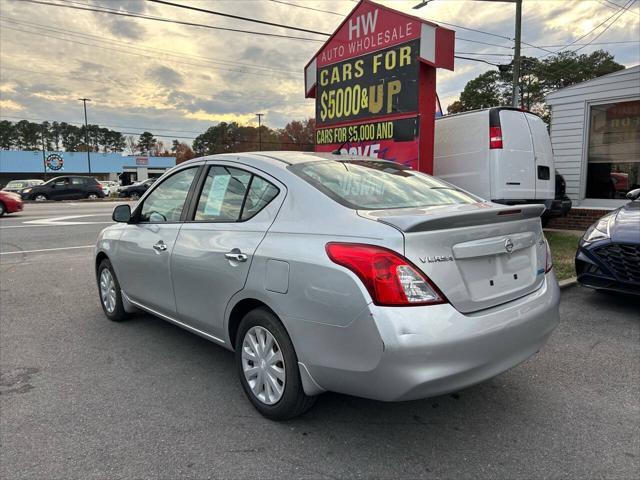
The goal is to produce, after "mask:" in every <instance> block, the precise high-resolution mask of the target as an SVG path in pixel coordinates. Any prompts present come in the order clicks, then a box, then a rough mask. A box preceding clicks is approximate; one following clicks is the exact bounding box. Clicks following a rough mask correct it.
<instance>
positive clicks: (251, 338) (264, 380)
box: [242, 326, 286, 405]
mask: <svg viewBox="0 0 640 480" xmlns="http://www.w3.org/2000/svg"><path fill="white" fill-rule="evenodd" d="M242 370H243V372H244V377H245V379H246V380H247V383H248V384H249V387H250V388H251V391H252V392H253V394H254V395H255V397H256V398H257V399H258V400H260V401H261V402H262V403H265V404H267V405H273V404H274V403H277V402H278V401H279V400H280V398H282V394H283V393H284V386H285V381H286V371H285V365H284V357H283V356H282V351H281V350H280V345H278V342H277V341H276V339H275V338H274V336H273V335H272V334H271V332H269V330H267V329H266V328H264V327H260V326H255V327H252V328H250V329H249V330H248V331H247V333H246V334H245V335H244V340H243V341H242Z"/></svg>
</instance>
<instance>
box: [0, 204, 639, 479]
mask: <svg viewBox="0 0 640 480" xmlns="http://www.w3.org/2000/svg"><path fill="white" fill-rule="evenodd" d="M113 206H114V204H112V203H110V204H99V203H81V204H80V203H79V204H77V205H72V204H54V205H50V204H46V205H39V204H38V205H27V206H26V210H25V212H24V213H23V214H22V215H20V216H13V217H6V218H3V219H1V220H0V252H1V253H2V255H0V289H1V290H0V300H1V301H0V317H1V320H0V366H1V369H2V379H1V381H0V407H1V410H0V445H2V448H1V449H0V477H1V478H3V479H18V478H33V479H42V478H47V479H56V478H60V479H68V478H82V479H92V478H101V479H104V478H162V479H178V478H210V477H213V478H234V479H254V478H256V479H257V478H260V479H279V478H304V479H312V478H313V479H316V478H328V479H335V478H381V479H415V478H456V479H459V478H473V479H476V478H498V479H511V478H523V479H530V478H580V479H582V478H605V477H606V478H637V474H638V472H639V471H640V400H639V399H640V316H639V315H638V312H639V311H640V302H639V301H638V300H637V299H633V298H630V297H620V296H614V295H607V294H601V293H598V292H593V291H590V290H586V289H582V288H579V287H571V288H569V289H567V290H564V291H563V295H562V304H561V315H562V321H561V325H560V326H559V328H558V329H557V330H556V332H555V333H554V334H553V336H552V337H551V340H550V342H549V344H548V345H547V346H546V347H545V348H544V349H543V350H542V351H541V352H540V353H539V354H538V355H537V356H535V357H534V358H532V359H530V360H529V361H527V362H526V363H524V364H523V365H520V366H519V367H517V368H514V369H513V370H511V371H509V372H506V373H504V374H502V375H500V376H499V377H497V378H495V379H493V380H490V381H488V382H485V383H483V384H480V385H477V386H475V387H472V388H468V389H466V390H463V391H461V392H458V393H456V394H453V395H447V396H442V397H437V398H432V399H427V400H421V401H415V402H406V403H381V402H375V401H369V400H363V399H358V398H354V397H348V396H344V395H338V394H332V393H328V394H324V395H322V396H321V397H320V398H319V400H318V402H317V403H316V406H315V407H314V408H313V409H312V410H311V411H310V412H309V413H308V414H306V415H305V416H303V417H301V418H299V419H296V420H293V421H289V422H285V423H274V422H271V421H268V420H265V419H264V418H262V417H261V416H259V415H258V414H257V413H256V412H255V410H254V409H253V408H252V407H251V405H250V404H249V402H248V401H247V400H246V399H245V398H244V394H243V392H242V389H241V387H240V384H239V383H238V381H237V379H236V377H235V372H234V368H233V355H232V354H231V353H230V352H227V351H226V350H223V349H222V348H219V347H217V346H215V345H213V344H211V343H208V342H207V341H205V340H203V339H202V338H200V337H197V336H195V335H192V334H190V333H187V332H185V331H183V330H180V329H179V328H177V327H175V326H173V325H171V324H168V323H166V322H163V321H161V320H158V319H155V318H153V317H151V316H148V315H139V316H136V317H134V318H133V319H131V320H130V321H128V322H125V323H120V324H117V323H112V322H109V321H108V320H106V318H105V317H104V315H103V314H102V311H101V309H100V305H99V303H98V296H97V293H96V287H95V280H94V274H93V270H92V268H93V265H92V257H91V250H90V248H77V249H71V248H68V247H86V246H88V245H91V244H92V243H93V241H94V240H95V237H96V234H97V232H98V231H99V230H100V229H101V228H102V227H104V226H105V225H106V224H107V223H102V222H109V218H110V212H111V210H112V209H113ZM74 215H92V216H91V217H88V216H87V217H81V218H75V219H68V218H67V219H62V220H60V217H68V216H74ZM52 219H53V220H52ZM56 219H57V220H56ZM33 220H39V221H40V224H38V223H35V224H34V223H27V222H32V221H33ZM61 221H66V222H71V223H72V224H69V225H59V224H58V225H54V226H51V224H52V223H54V224H55V223H56V222H58V223H59V222H61ZM43 222H44V224H43ZM75 222H101V223H88V224H87V223H83V224H77V223H75ZM51 248H64V250H51V251H47V252H43V251H39V250H45V249H51ZM18 252H19V253H18ZM28 252H29V253H28Z"/></svg>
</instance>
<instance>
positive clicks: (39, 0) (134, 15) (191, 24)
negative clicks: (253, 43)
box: [21, 0, 324, 43]
mask: <svg viewBox="0 0 640 480" xmlns="http://www.w3.org/2000/svg"><path fill="white" fill-rule="evenodd" d="M21 1H22V2H28V3H35V4H39V5H48V6H52V7H62V8H71V9H74V10H85V11H89V12H98V13H108V14H110V15H119V16H122V17H131V18H139V19H143V20H153V21H156V22H164V23H175V24H177V25H186V26H189V27H201V28H209V29H212V30H221V31H225V32H236V33H246V34H249V35H261V36H265V37H274V38H286V39H289V40H301V41H306V42H316V43H324V41H323V40H317V39H315V38H307V37H298V36H294V35H282V34H278V33H269V32H259V31H255V30H242V29H238V28H227V27H216V26H214V25H205V24H202V23H194V22H185V21H182V20H175V19H171V18H164V17H156V16H151V15H141V14H137V13H127V12H123V11H117V12H116V11H110V10H102V9H99V8H91V7H80V6H76V5H63V4H61V3H51V2H46V1H43V0H21Z"/></svg>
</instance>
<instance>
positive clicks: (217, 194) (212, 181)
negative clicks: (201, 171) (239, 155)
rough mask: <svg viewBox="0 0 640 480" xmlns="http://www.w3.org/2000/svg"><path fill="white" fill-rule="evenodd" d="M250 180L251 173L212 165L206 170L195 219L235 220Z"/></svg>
mask: <svg viewBox="0 0 640 480" xmlns="http://www.w3.org/2000/svg"><path fill="white" fill-rule="evenodd" d="M250 181H251V173H249V172H246V171H244V170H239V169H237V168H232V167H222V166H213V167H211V168H209V171H208V172H207V178H206V179H205V182H204V186H203V187H202V192H201V194H200V198H199V200H198V207H197V209H196V216H195V220H196V221H201V222H202V221H205V222H237V221H238V219H239V218H240V212H241V211H242V205H243V203H244V198H245V195H246V193H247V187H248V186H249V182H250Z"/></svg>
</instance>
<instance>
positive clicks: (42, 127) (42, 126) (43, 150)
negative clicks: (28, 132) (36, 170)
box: [40, 124, 47, 182]
mask: <svg viewBox="0 0 640 480" xmlns="http://www.w3.org/2000/svg"><path fill="white" fill-rule="evenodd" d="M40 129H41V130H40V134H41V136H42V170H43V172H44V181H45V182H46V181H47V151H46V150H47V147H46V145H45V140H44V124H42V125H40Z"/></svg>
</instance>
